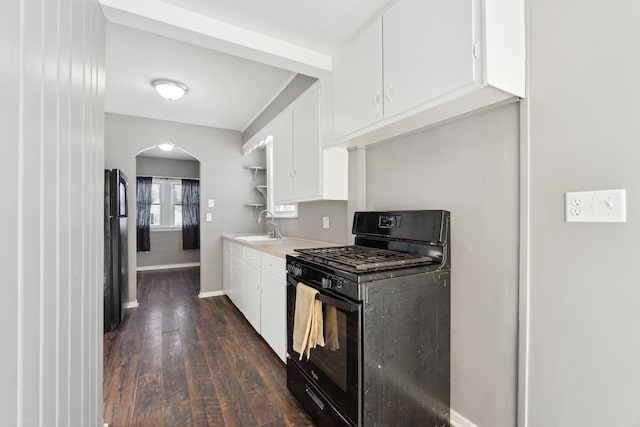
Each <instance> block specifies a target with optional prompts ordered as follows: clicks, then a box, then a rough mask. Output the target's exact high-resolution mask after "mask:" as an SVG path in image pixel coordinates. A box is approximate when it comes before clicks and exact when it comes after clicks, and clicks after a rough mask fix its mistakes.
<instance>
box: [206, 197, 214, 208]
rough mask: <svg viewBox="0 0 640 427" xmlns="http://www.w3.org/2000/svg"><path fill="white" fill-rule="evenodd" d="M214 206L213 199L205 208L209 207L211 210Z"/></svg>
mask: <svg viewBox="0 0 640 427" xmlns="http://www.w3.org/2000/svg"><path fill="white" fill-rule="evenodd" d="M214 205H215V204H214V202H213V199H209V201H208V204H207V206H208V207H210V208H212V207H214Z"/></svg>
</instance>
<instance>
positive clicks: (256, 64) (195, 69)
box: [99, 0, 390, 132]
mask: <svg viewBox="0 0 640 427" xmlns="http://www.w3.org/2000/svg"><path fill="white" fill-rule="evenodd" d="M99 1H100V4H101V6H102V9H103V12H104V14H105V16H106V18H107V21H108V24H107V54H106V96H105V98H106V100H105V109H106V111H107V112H110V113H118V114H127V115H133V116H140V117H147V118H153V119H160V120H170V121H177V122H182V123H189V124H196V125H202V126H210V127H217V128H223V129H232V130H237V131H241V132H242V131H244V130H245V129H246V128H247V127H248V126H249V125H250V124H251V123H252V122H253V120H254V119H255V118H256V117H257V116H258V115H259V114H260V113H261V112H262V111H263V110H264V108H266V107H267V106H268V105H269V104H270V103H271V101H273V99H274V98H275V97H276V96H277V95H278V94H279V93H280V91H281V90H282V89H283V88H284V87H285V86H286V85H287V84H288V83H289V82H290V81H291V79H292V78H293V77H295V75H296V74H298V73H302V74H306V75H309V76H313V77H318V78H321V77H324V76H327V75H329V74H330V72H331V54H332V53H333V52H335V50H336V49H337V48H338V47H339V46H340V44H342V43H343V42H344V41H345V40H346V39H347V38H348V37H349V36H350V35H352V34H353V33H355V32H356V31H357V30H358V29H359V28H360V27H361V26H362V25H364V24H365V23H366V22H367V21H369V20H370V19H371V18H372V17H373V16H374V15H376V14H377V13H378V12H380V11H381V10H382V9H383V8H384V7H385V6H386V5H387V4H388V3H389V2H390V0H349V1H344V0H323V1H322V2H317V1H316V2H311V1H310V0H295V1H294V0H269V1H264V0H215V1H211V0H99ZM158 78H165V79H172V80H177V81H180V82H182V83H184V84H186V85H187V86H188V87H189V92H188V93H187V95H185V96H184V97H183V98H182V99H180V100H178V101H167V100H164V99H163V98H161V97H160V96H159V95H158V94H157V93H156V92H155V91H154V90H153V88H152V87H151V81H152V80H154V79H158Z"/></svg>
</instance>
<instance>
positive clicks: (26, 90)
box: [0, 0, 105, 426]
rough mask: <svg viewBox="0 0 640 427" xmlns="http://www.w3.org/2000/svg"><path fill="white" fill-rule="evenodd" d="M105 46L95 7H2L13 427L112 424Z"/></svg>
mask: <svg viewBox="0 0 640 427" xmlns="http://www.w3.org/2000/svg"><path fill="white" fill-rule="evenodd" d="M71 17H73V20H71V21H70V18H71ZM104 40H105V22H104V17H103V15H102V12H101V10H100V8H99V6H98V2H97V1H96V0H87V1H71V0H58V1H56V2H54V1H43V2H34V1H26V0H3V1H2V5H1V6H0V51H1V52H2V55H0V77H1V78H2V81H3V83H4V85H5V88H4V91H3V96H2V97H0V129H2V156H0V177H1V179H2V182H3V183H4V197H3V201H4V203H3V208H2V209H0V222H1V223H2V224H3V225H4V228H5V229H4V232H3V236H2V246H0V274H1V275H2V299H3V304H2V309H1V310H0V322H1V324H2V328H0V342H2V346H3V348H2V351H1V352H0V378H1V380H0V402H2V403H1V406H0V408H1V409H0V425H3V426H26V425H29V426H35V425H51V426H53V425H60V426H67V425H70V426H98V425H102V317H103V294H102V287H103V283H102V277H103V259H102V255H103V246H102V245H103V222H102V218H103V196H102V195H103V193H104V187H103V176H104V172H103V148H104V143H103V124H104V123H103V117H104V116H103V105H104V100H103V93H104V90H103V89H104V51H105V46H104V43H105V41H104Z"/></svg>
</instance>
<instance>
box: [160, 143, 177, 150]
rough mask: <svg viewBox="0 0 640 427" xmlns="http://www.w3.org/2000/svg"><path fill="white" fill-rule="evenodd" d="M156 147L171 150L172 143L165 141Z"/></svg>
mask: <svg viewBox="0 0 640 427" xmlns="http://www.w3.org/2000/svg"><path fill="white" fill-rule="evenodd" d="M158 148H160V149H161V150H162V151H171V150H173V144H172V143H170V142H165V143H163V144H160V145H158Z"/></svg>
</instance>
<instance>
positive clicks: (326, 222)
mask: <svg viewBox="0 0 640 427" xmlns="http://www.w3.org/2000/svg"><path fill="white" fill-rule="evenodd" d="M322 228H329V217H328V216H323V217H322Z"/></svg>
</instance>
